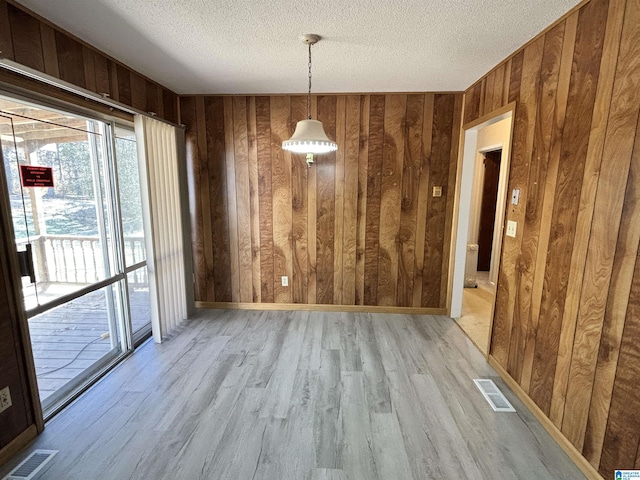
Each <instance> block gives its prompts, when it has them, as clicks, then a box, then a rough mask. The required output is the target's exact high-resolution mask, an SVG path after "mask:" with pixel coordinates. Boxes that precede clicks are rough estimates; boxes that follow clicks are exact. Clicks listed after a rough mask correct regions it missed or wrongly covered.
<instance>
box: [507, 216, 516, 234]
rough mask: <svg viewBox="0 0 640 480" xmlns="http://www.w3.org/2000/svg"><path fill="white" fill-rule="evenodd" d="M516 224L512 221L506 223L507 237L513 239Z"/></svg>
mask: <svg viewBox="0 0 640 480" xmlns="http://www.w3.org/2000/svg"><path fill="white" fill-rule="evenodd" d="M517 227H518V223H517V222H514V221H513V220H509V221H508V222H507V237H515V236H516V230H517Z"/></svg>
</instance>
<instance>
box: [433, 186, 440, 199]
mask: <svg viewBox="0 0 640 480" xmlns="http://www.w3.org/2000/svg"><path fill="white" fill-rule="evenodd" d="M433 196H434V197H441V196H442V187H441V186H440V185H434V186H433Z"/></svg>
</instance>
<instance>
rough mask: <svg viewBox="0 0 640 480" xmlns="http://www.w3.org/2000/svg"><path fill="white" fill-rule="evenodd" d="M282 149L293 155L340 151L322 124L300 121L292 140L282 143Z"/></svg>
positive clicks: (316, 121) (313, 121)
mask: <svg viewBox="0 0 640 480" xmlns="http://www.w3.org/2000/svg"><path fill="white" fill-rule="evenodd" d="M282 148H283V149H284V150H289V151H290V152H293V153H329V152H335V151H336V150H338V145H337V144H336V142H333V141H331V140H329V137H327V134H326V133H324V127H323V126H322V122H320V121H318V120H300V121H299V122H298V124H297V125H296V131H295V132H293V135H292V136H291V138H290V139H289V140H285V141H284V142H282Z"/></svg>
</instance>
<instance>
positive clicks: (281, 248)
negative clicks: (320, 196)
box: [271, 97, 293, 303]
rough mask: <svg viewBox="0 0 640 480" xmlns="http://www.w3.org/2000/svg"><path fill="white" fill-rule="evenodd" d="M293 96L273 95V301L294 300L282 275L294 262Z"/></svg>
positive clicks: (287, 301)
mask: <svg viewBox="0 0 640 480" xmlns="http://www.w3.org/2000/svg"><path fill="white" fill-rule="evenodd" d="M290 125H291V99H290V97H271V162H272V163H271V182H272V184H271V186H272V190H271V193H272V197H273V267H274V289H273V291H274V301H275V302H276V303H291V287H290V286H289V287H283V286H282V282H281V281H280V277H282V276H288V277H289V278H291V276H292V262H291V257H292V254H291V225H292V222H293V220H292V213H291V155H290V154H289V153H288V152H285V151H284V150H282V142H283V140H286V139H287V138H289V136H290V135H291V129H290Z"/></svg>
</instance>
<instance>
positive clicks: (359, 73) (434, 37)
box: [19, 0, 579, 94]
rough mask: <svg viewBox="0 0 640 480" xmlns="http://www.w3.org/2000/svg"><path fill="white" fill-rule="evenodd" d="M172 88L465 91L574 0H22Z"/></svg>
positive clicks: (189, 90)
mask: <svg viewBox="0 0 640 480" xmlns="http://www.w3.org/2000/svg"><path fill="white" fill-rule="evenodd" d="M19 1H20V3H22V4H23V5H25V6H26V7H28V8H30V9H31V10H33V11H35V12H36V13H38V14H40V15H42V16H43V17H45V18H47V19H49V20H50V21H52V22H53V23H55V24H56V25H59V26H60V27H62V28H64V29H66V30H67V31H69V32H71V33H72V34H74V35H76V36H77V37H79V38H81V39H83V40H84V41H86V42H88V43H90V44H92V45H94V46H95V47H97V48H98V49H100V50H102V51H103V52H105V53H107V54H109V55H111V56H113V57H114V58H117V59H118V60H120V61H122V62H123V63H125V64H126V65H128V66H130V67H132V68H133V69H135V70H137V71H139V72H140V73H143V74H144V75H146V76H148V77H150V78H152V79H154V80H156V81H158V82H160V83H161V84H163V85H165V86H166V87H168V88H170V89H172V90H174V91H175V92H178V93H181V94H198V93H202V94H224V93H228V94H231V93H237V94H267V93H271V94H273V93H303V92H306V89H307V79H306V75H307V72H306V69H307V51H306V46H305V45H303V44H302V42H301V41H300V39H299V37H300V36H301V35H302V34H304V33H317V34H319V35H321V36H322V37H323V40H322V41H321V42H320V43H319V44H317V45H316V46H314V47H313V81H314V83H313V92H314V93H323V92H325V93H326V92H333V93H339V92H412V91H420V92H422V91H462V90H465V89H466V88H467V87H469V86H470V85H471V84H472V83H473V82H475V81H476V80H477V79H478V78H480V77H481V76H482V75H484V74H485V73H486V72H487V71H489V70H490V69H491V68H493V67H494V66H495V65H496V64H497V63H498V62H500V61H502V60H503V59H505V58H506V57H507V56H508V55H510V54H511V53H512V52H514V51H515V50H516V49H517V48H518V47H520V46H521V45H523V44H524V43H525V42H527V41H528V40H529V39H531V38H533V37H534V36H535V35H536V34H538V33H539V32H540V31H542V30H543V29H544V28H546V27H547V26H549V25H550V24H551V23H553V22H554V21H555V20H556V19H557V18H559V17H560V16H561V15H563V14H564V13H565V12H567V11H568V10H569V9H570V8H572V7H573V6H574V5H576V4H578V3H579V1H578V0H536V1H531V0H395V1H372V0H351V1H348V2H346V1H338V0H317V1H314V2H308V1H303V2H300V1H297V2H294V1H290V0H287V1H284V0H269V1H265V0H91V1H87V0H56V1H50V0H19Z"/></svg>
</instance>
